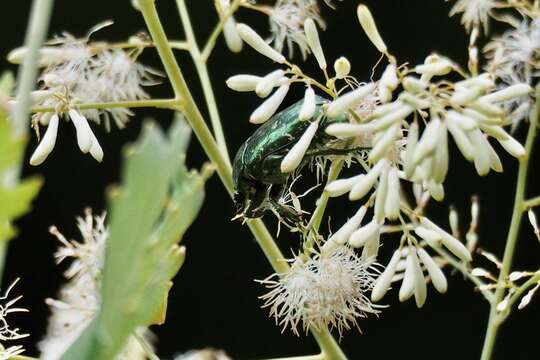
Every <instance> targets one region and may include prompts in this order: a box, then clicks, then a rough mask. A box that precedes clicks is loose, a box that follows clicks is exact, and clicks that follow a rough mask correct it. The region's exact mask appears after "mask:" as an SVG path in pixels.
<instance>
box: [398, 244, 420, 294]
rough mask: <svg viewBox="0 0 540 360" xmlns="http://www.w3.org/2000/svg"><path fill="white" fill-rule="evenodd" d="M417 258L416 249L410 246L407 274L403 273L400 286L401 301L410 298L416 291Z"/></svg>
mask: <svg viewBox="0 0 540 360" xmlns="http://www.w3.org/2000/svg"><path fill="white" fill-rule="evenodd" d="M415 259H416V261H418V258H417V257H416V251H415V250H414V249H412V248H409V252H408V254H407V265H406V267H405V274H404V275H403V281H402V282H401V287H400V288H399V301H401V302H404V301H406V300H408V299H409V298H410V297H411V296H412V295H413V294H414V292H415V282H416V281H415V280H416V264H415Z"/></svg>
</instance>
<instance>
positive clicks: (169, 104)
mask: <svg viewBox="0 0 540 360" xmlns="http://www.w3.org/2000/svg"><path fill="white" fill-rule="evenodd" d="M73 106H74V107H75V108H77V109H79V110H88V109H112V108H139V107H155V108H161V109H174V110H178V108H179V105H178V100H177V99H148V100H134V101H118V102H98V103H82V104H74V105H73ZM31 111H32V113H37V112H53V111H56V109H55V108H54V106H37V107H34V108H32V110H31Z"/></svg>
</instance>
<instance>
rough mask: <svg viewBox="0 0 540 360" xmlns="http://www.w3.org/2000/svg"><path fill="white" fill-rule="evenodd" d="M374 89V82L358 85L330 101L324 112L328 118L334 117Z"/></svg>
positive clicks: (357, 102)
mask: <svg viewBox="0 0 540 360" xmlns="http://www.w3.org/2000/svg"><path fill="white" fill-rule="evenodd" d="M374 89H375V84H374V83H368V84H366V85H363V86H360V87H359V88H357V89H355V90H353V91H351V92H348V93H346V94H345V95H341V96H340V97H338V98H337V99H335V100H334V101H332V102H331V103H330V104H329V105H328V108H327V109H326V114H327V115H328V117H330V118H336V117H338V116H339V115H341V114H342V113H343V112H344V111H347V110H348V109H350V108H351V107H353V106H354V105H356V104H359V103H360V102H361V101H362V100H363V99H364V98H365V97H366V96H368V95H369V94H370V93H371V92H372V91H373V90H374Z"/></svg>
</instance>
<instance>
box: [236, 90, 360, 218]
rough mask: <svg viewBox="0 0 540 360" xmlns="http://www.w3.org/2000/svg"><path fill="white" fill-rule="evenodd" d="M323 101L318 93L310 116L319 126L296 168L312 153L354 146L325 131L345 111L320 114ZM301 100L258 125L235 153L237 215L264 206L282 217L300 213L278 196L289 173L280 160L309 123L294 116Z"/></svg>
mask: <svg viewBox="0 0 540 360" xmlns="http://www.w3.org/2000/svg"><path fill="white" fill-rule="evenodd" d="M327 102H328V101H327V100H325V99H324V98H322V97H319V96H317V98H316V104H317V109H316V111H315V114H314V116H313V118H314V119H317V118H319V117H320V120H319V121H320V122H319V128H318V130H317V133H316V134H315V136H314V137H313V140H312V141H311V145H310V147H309V149H308V151H307V152H306V154H305V156H304V159H303V160H302V164H301V165H300V166H299V168H300V167H301V166H303V165H305V164H306V163H308V162H309V161H310V160H311V159H312V158H313V157H315V156H321V155H337V154H344V153H349V152H352V151H356V150H357V149H356V148H355V149H347V145H348V142H347V141H344V140H339V139H336V138H335V137H333V136H330V135H327V134H326V133H325V131H324V129H325V128H326V127H327V126H328V125H330V124H331V123H336V122H346V121H348V120H347V116H346V114H343V115H342V116H340V117H337V118H335V119H329V118H327V117H326V116H324V114H323V111H322V108H321V106H322V105H323V104H324V103H327ZM302 103H303V100H300V101H298V102H297V103H295V104H293V105H291V106H290V107H288V108H287V109H285V110H283V111H281V112H280V113H278V114H276V115H274V116H273V117H272V118H271V119H270V120H268V121H267V122H266V123H264V124H263V125H262V126H260V127H259V128H258V129H257V130H256V131H255V132H254V133H253V135H251V136H250V137H249V138H248V139H247V140H246V141H245V142H244V144H243V145H242V146H241V147H240V149H239V150H238V152H237V153H236V156H235V158H234V164H233V179H234V186H235V193H234V202H235V205H236V211H237V216H239V217H242V216H243V217H246V218H257V217H261V216H262V215H263V214H264V212H265V211H266V210H269V209H273V210H275V211H277V213H278V214H279V215H280V216H283V217H285V218H289V219H291V218H292V219H295V218H299V217H300V214H298V213H296V212H295V211H293V210H292V209H290V208H289V207H287V206H284V205H282V204H280V203H279V202H278V199H279V198H280V197H281V195H282V194H283V192H284V190H285V186H284V185H285V184H286V182H287V180H288V178H289V176H290V175H291V174H288V173H282V172H281V170H280V165H281V161H282V160H283V158H284V157H285V155H286V154H287V153H288V152H289V151H290V150H291V148H292V147H293V146H294V144H296V142H297V141H298V139H299V138H300V137H301V136H302V134H303V133H304V132H305V130H306V129H307V127H308V126H309V124H310V122H309V121H302V120H300V119H299V118H298V115H299V112H300V109H301V107H302Z"/></svg>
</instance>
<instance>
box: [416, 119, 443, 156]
mask: <svg viewBox="0 0 540 360" xmlns="http://www.w3.org/2000/svg"><path fill="white" fill-rule="evenodd" d="M440 127H441V120H440V119H439V118H438V117H435V118H432V119H431V121H430V122H429V123H428V124H427V126H426V128H425V130H424V133H423V134H422V138H421V139H420V141H418V144H417V145H416V149H415V151H414V158H413V159H414V163H415V164H419V163H420V162H421V161H422V160H423V159H424V158H425V157H426V156H428V155H430V154H431V153H432V152H433V151H434V150H435V147H436V146H437V145H438V142H439V134H440Z"/></svg>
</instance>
